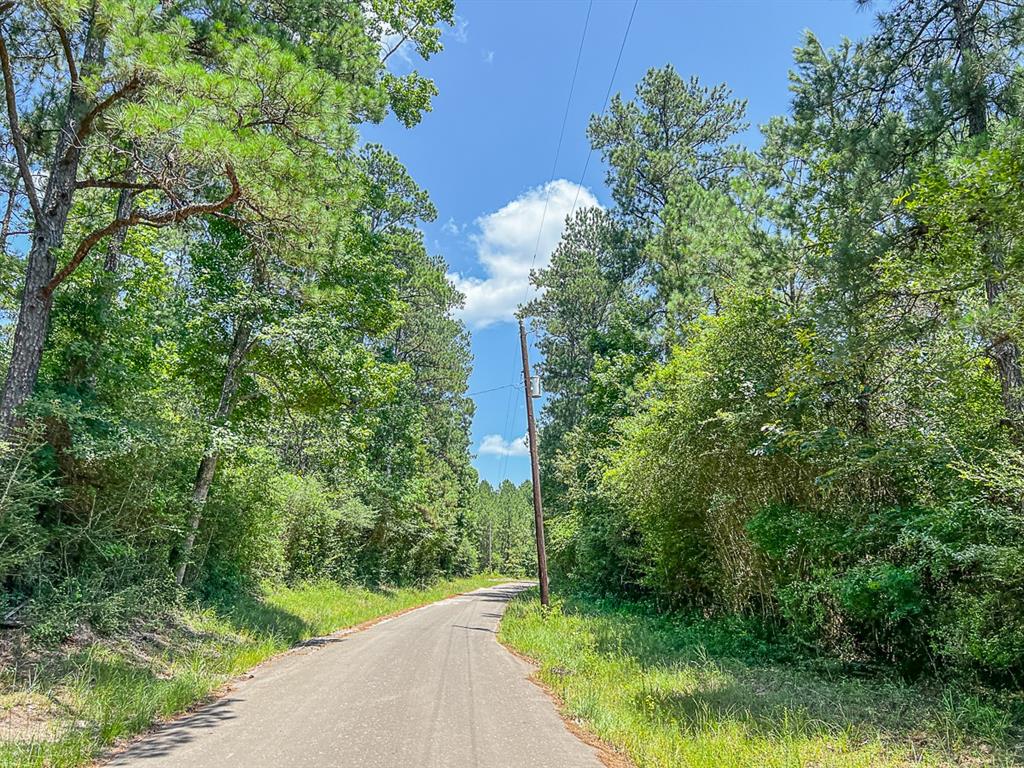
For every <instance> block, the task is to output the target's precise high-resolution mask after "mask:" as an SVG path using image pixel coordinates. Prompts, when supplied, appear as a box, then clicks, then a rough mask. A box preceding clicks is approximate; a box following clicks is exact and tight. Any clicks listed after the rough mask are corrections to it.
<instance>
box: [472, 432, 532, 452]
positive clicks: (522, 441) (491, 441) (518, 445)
mask: <svg viewBox="0 0 1024 768" xmlns="http://www.w3.org/2000/svg"><path fill="white" fill-rule="evenodd" d="M480 453H481V454H487V455H490V456H528V455H529V454H530V445H529V443H528V442H527V440H526V435H523V436H522V437H517V438H516V439H514V440H509V441H507V442H506V440H505V438H503V437H502V436H501V435H487V436H485V437H484V439H483V440H481V441H480Z"/></svg>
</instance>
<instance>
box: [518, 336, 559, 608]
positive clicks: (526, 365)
mask: <svg viewBox="0 0 1024 768" xmlns="http://www.w3.org/2000/svg"><path fill="white" fill-rule="evenodd" d="M519 343H520V344H521V345H522V348H523V391H524V392H525V393H526V424H527V429H528V431H529V439H530V470H531V474H532V476H533V522H534V531H535V532H536V535H537V577H538V579H539V580H540V604H541V605H543V606H547V605H548V603H549V602H550V600H551V598H550V596H549V594H548V556H547V552H545V550H544V508H543V507H542V506H541V502H540V462H539V461H538V460H537V425H536V424H534V422H533V393H532V392H531V391H530V354H529V352H528V351H527V347H526V326H524V325H523V321H522V320H520V321H519Z"/></svg>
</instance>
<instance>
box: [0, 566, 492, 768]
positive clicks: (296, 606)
mask: <svg viewBox="0 0 1024 768" xmlns="http://www.w3.org/2000/svg"><path fill="white" fill-rule="evenodd" d="M497 580H498V579H497V578H495V577H494V576H477V577H471V578H466V579H456V580H451V581H443V582H439V583H437V584H435V585H433V586H430V587H427V588H423V589H397V590H390V591H371V590H367V589H362V588H355V587H341V586H339V585H337V584H334V583H330V582H324V583H316V584H307V585H303V586H300V587H295V588H287V587H275V588H273V589H269V590H268V591H267V592H266V593H265V594H264V595H263V596H262V598H259V599H258V598H253V597H250V598H243V599H241V600H238V601H232V602H231V603H230V604H229V605H218V606H206V607H193V608H191V609H188V610H186V611H185V612H184V615H182V616H180V617H179V618H178V620H177V621H176V622H175V623H174V625H173V626H169V625H168V624H167V623H166V622H155V623H153V622H151V623H150V624H149V625H146V624H140V625H139V626H137V627H135V628H134V629H133V630H132V631H131V632H126V633H125V634H124V635H123V636H119V637H115V638H109V639H101V640H94V641H92V642H90V643H88V644H87V645H85V646H84V647H81V648H78V649H76V650H73V651H69V652H67V653H64V654H57V655H55V656H51V657H48V658H46V659H45V660H44V661H42V662H37V663H35V664H33V665H31V666H30V667H28V668H27V669H22V670H14V669H2V670H0V766H2V767H3V768H14V766H18V768H29V767H31V766H38V767H39V768H42V767H43V766H45V767H46V768H71V767H72V766H80V765H85V764H88V763H89V762H90V761H92V760H94V759H95V758H96V757H97V756H99V755H100V754H102V752H103V751H104V750H106V749H108V748H109V747H110V746H111V745H113V744H114V743H115V742H116V741H117V740H119V739H123V738H127V737H130V736H133V735H135V734H138V733H140V732H142V731H144V730H146V729H147V728H148V727H149V726H150V725H152V724H153V723H154V722H156V721H159V720H161V719H165V718H169V717H172V716H174V715H176V714H179V713H182V712H185V711H187V710H188V709H190V708H192V707H194V706H195V705H196V704H197V703H200V702H202V701H204V700H206V699H208V698H209V697H210V696H212V695H213V694H214V693H215V692H216V691H217V689H219V688H221V687H222V686H223V685H225V684H226V683H227V682H228V681H230V680H231V678H233V677H235V676H237V675H240V674H242V673H243V672H245V671H246V670H248V669H250V668H252V667H254V666H256V665H257V664H259V663H260V662H262V661H265V660H266V659H268V658H270V657H271V656H273V655H275V654H277V653H280V652H282V651H285V650H287V649H288V648H290V647H292V646H294V645H296V644H297V643H301V642H303V641H304V640H308V639H310V638H313V637H317V636H319V635H326V634H330V633H332V632H335V631H338V630H340V629H343V628H346V627H352V626H355V625H358V624H362V623H363V622H367V621H371V620H373V619H377V618H380V617H383V616H387V615H389V614H392V613H396V612H399V611H403V610H405V609H408V608H413V607H415V606H418V605H422V604H425V603H430V602H433V601H435V600H440V599H442V598H445V597H447V596H449V595H452V594H455V593H458V592H465V591H469V590H472V589H476V588H478V587H483V586H488V585H490V584H493V583H494V582H495V581H497Z"/></svg>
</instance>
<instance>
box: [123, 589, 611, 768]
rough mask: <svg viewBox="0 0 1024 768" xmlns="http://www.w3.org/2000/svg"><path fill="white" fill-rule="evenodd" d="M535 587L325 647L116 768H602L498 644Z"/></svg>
mask: <svg viewBox="0 0 1024 768" xmlns="http://www.w3.org/2000/svg"><path fill="white" fill-rule="evenodd" d="M524 586H525V585H516V584H507V585H504V586H499V587H488V588H485V589H482V590H477V591H476V592H472V593H469V594H467V595H462V596H459V597H455V598H450V599H448V600H443V601H441V602H439V603H434V604H433V605H429V606H426V607H425V608H421V609H419V610H416V611H412V612H411V613H407V614H404V615H403V616H399V617H397V618H395V619H391V620H389V621H385V622H382V623H380V624H378V625H377V626H375V627H372V628H370V629H368V630H366V631H364V632H358V633H355V634H351V635H348V636H341V637H338V636H335V637H328V638H323V639H320V640H318V641H313V643H312V644H311V645H307V647H305V648H302V649H300V650H298V651H295V652H292V653H291V654H288V655H286V656H284V657H282V658H280V659H277V660H275V661H273V662H271V663H269V664H267V665H266V666H264V667H261V668H259V669H257V670H256V672H255V673H254V675H253V677H252V678H250V679H248V680H245V681H244V682H242V683H241V684H239V685H238V686H237V687H236V688H234V689H233V690H232V691H231V693H230V694H228V695H227V696H226V697H225V698H223V699H220V700H219V701H217V702H216V703H214V704H213V705H211V706H209V707H207V708H205V709H203V710H201V711H199V712H197V713H195V714H194V715H191V716H189V717H186V718H184V719H182V720H178V721H176V722H174V723H171V724H169V725H167V726H164V727H163V728H161V729H160V730H158V731H157V732H156V733H154V734H152V735H150V736H148V737H146V738H145V739H143V740H141V741H139V742H137V743H136V744H134V745H133V746H132V747H131V748H129V749H128V750H127V751H125V752H123V753H121V754H120V755H118V756H117V757H116V758H115V759H113V760H112V761H110V762H109V763H108V765H110V766H131V768H171V767H172V766H173V767H174V768H215V767H216V768H234V767H235V766H237V768H243V767H244V768H299V767H300V766H301V767H303V768H305V767H307V766H308V767H310V768H312V766H318V767H320V766H323V767H325V768H331V767H333V768H403V767H404V766H409V768H428V767H431V768H438V767H441V766H444V767H445V768H600V765H601V763H600V761H599V760H598V758H597V756H596V753H595V751H594V750H593V749H592V748H591V747H589V746H587V745H585V744H584V743H583V742H581V741H579V740H578V739H576V737H575V736H573V735H572V734H571V733H569V732H568V731H567V730H566V729H565V726H564V725H563V723H562V721H561V719H560V718H559V717H558V715H557V713H556V712H555V709H554V706H553V704H552V702H551V701H550V700H549V699H548V697H547V696H546V695H545V694H544V693H543V692H542V691H541V690H540V689H538V688H537V686H535V685H533V684H532V683H531V682H530V681H529V680H528V679H527V678H528V676H529V674H530V668H529V666H528V665H527V664H525V663H524V662H522V661H520V660H519V659H517V658H516V657H514V656H513V655H512V654H510V653H509V652H508V651H506V650H505V649H504V648H503V647H502V646H501V645H499V644H498V642H497V641H496V640H495V637H494V633H495V630H496V628H497V625H498V621H499V620H500V618H501V615H502V614H503V613H504V611H505V604H506V603H507V601H508V600H509V598H510V597H512V595H514V594H515V593H516V592H517V591H518V590H520V589H523V588H524Z"/></svg>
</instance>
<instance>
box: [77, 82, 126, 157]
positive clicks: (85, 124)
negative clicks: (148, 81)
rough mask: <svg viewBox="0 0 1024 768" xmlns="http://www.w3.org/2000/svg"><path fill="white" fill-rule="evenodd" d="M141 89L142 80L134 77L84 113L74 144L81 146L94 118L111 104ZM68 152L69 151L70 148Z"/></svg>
mask: <svg viewBox="0 0 1024 768" xmlns="http://www.w3.org/2000/svg"><path fill="white" fill-rule="evenodd" d="M141 87H142V80H141V79H139V76H138V75H134V76H132V78H131V79H129V80H127V81H125V83H124V84H123V85H122V86H121V87H120V88H117V89H116V90H115V91H114V92H113V93H111V94H110V95H109V96H107V98H105V99H104V100H103V101H101V102H100V103H99V104H97V105H96V106H95V107H93V108H92V109H90V110H89V111H88V112H87V113H86V115H85V117H83V118H82V122H81V124H80V125H79V126H78V132H77V133H76V134H75V143H77V144H78V146H81V145H82V142H83V141H84V140H85V137H86V136H88V135H89V132H90V131H91V130H92V124H93V123H94V122H95V121H96V118H97V117H99V116H100V115H101V114H103V113H104V112H105V111H106V110H107V109H109V108H110V105H111V104H113V103H115V102H117V101H119V100H121V99H123V98H124V97H125V96H128V95H129V94H131V93H134V92H135V91H137V90H139V88H141ZM68 151H70V147H69V150H68Z"/></svg>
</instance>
